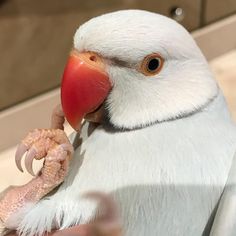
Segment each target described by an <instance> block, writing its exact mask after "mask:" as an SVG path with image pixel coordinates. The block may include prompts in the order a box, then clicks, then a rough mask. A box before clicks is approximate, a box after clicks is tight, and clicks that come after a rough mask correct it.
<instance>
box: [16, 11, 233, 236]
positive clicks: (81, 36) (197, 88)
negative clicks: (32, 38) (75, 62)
mask: <svg viewBox="0 0 236 236" xmlns="http://www.w3.org/2000/svg"><path fill="white" fill-rule="evenodd" d="M74 45H75V48H76V49H77V50H79V51H94V52H97V53H99V54H101V55H102V56H103V57H104V58H105V60H106V61H107V63H108V64H107V72H108V73H109V75H110V79H111V80H112V82H113V85H114V86H113V89H112V91H111V93H110V95H109V97H108V99H107V106H108V107H107V108H108V111H109V116H110V120H111V122H112V124H113V125H114V126H117V127H122V128H133V127H142V128H141V129H135V130H132V131H126V132H120V131H110V130H106V129H104V127H102V126H100V127H98V128H97V129H95V130H94V131H93V132H92V133H91V134H89V130H88V124H85V125H84V127H83V129H82V132H81V139H82V144H81V146H80V147H79V148H78V149H77V150H76V152H75V154H74V159H73V161H72V163H71V169H70V172H69V175H68V177H67V178H66V180H65V182H64V183H63V184H62V185H61V187H60V188H59V189H58V190H57V192H56V193H55V194H53V195H52V196H48V197H45V198H44V199H43V200H41V201H40V202H39V203H38V204H36V205H35V207H34V208H33V209H32V210H31V211H29V212H28V213H27V214H26V215H25V217H24V219H23V220H22V222H21V223H20V225H19V231H20V232H21V233H22V235H24V236H25V235H28V236H32V235H35V234H39V235H41V234H42V233H43V232H44V231H46V230H50V229H52V228H58V227H60V228H66V227H69V226H71V225H73V224H80V223H85V222H88V221H89V220H91V219H92V218H93V217H94V215H95V214H96V208H97V207H98V206H97V204H96V203H95V202H91V201H88V200H86V199H83V198H82V197H81V196H82V194H84V193H86V192H87V191H94V190H99V191H104V192H107V193H111V194H112V195H113V196H114V198H115V199H116V200H117V202H118V204H119V205H120V209H121V216H122V220H123V221H124V229H125V235H127V236H146V235H150V236H156V235H171V236H173V235H181V236H185V235H186V236H189V235H191V236H199V235H201V234H202V233H203V231H204V228H205V227H206V225H207V222H208V221H209V219H210V216H211V214H212V213H213V210H214V208H215V207H216V205H217V202H218V200H219V198H220V196H221V193H222V190H223V188H224V186H225V182H226V179H227V176H228V172H229V169H230V165H231V161H232V158H233V154H234V152H235V149H236V128H235V125H234V124H232V123H231V120H230V117H229V114H228V110H227V107H226V105H225V102H224V99H223V97H222V95H221V93H220V92H219V91H218V88H217V85H216V83H215V81H214V80H213V79H212V75H211V73H210V71H209V69H208V66H207V63H206V61H205V59H204V57H203V56H202V54H201V52H200V50H199V49H198V47H197V46H196V44H195V42H194V41H193V39H192V38H191V36H190V35H189V34H188V33H187V31H186V30H185V29H184V28H183V27H181V26H180V25H178V24H177V23H175V22H174V21H172V20H170V19H168V18H166V17H163V16H160V15H157V14H153V13H148V12H145V11H137V10H135V11H120V12H116V13H111V14H107V15H104V16H101V17H98V18H95V19H92V20H91V21H89V22H87V23H86V24H84V25H83V26H82V27H81V28H80V29H79V30H78V31H77V33H76V35H75V38H74ZM153 52H158V53H160V54H161V55H162V56H163V57H164V58H165V64H164V67H163V70H162V71H161V72H160V74H158V75H157V76H154V77H146V76H144V75H142V74H141V73H139V72H138V71H137V70H136V68H137V66H138V65H140V63H141V61H142V59H143V58H144V57H145V56H146V55H148V54H150V53H153ZM112 58H117V59H118V60H123V61H125V62H127V63H129V64H130V65H133V66H131V68H130V67H129V68H127V67H122V66H118V65H114V64H111V63H110V64H109V62H110V61H111V60H112ZM182 116H186V117H182ZM177 117H178V118H179V119H177ZM180 117H182V118H180ZM161 121H164V122H161Z"/></svg>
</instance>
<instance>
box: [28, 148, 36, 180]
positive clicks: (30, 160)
mask: <svg viewBox="0 0 236 236" xmlns="http://www.w3.org/2000/svg"><path fill="white" fill-rule="evenodd" d="M36 154H37V151H36V150H35V148H31V149H30V150H29V151H28V153H27V155H26V157H25V168H26V170H27V171H28V173H30V174H31V175H33V176H35V173H34V171H33V160H34V158H35V155H36Z"/></svg>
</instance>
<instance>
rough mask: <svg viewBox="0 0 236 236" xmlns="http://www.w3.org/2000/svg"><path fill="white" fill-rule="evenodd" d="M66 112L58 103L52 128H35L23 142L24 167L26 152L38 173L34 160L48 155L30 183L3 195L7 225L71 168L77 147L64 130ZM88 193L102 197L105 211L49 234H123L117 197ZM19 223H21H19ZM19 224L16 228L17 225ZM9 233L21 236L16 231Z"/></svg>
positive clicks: (1, 216)
mask: <svg viewBox="0 0 236 236" xmlns="http://www.w3.org/2000/svg"><path fill="white" fill-rule="evenodd" d="M64 121H65V118H64V113H63V111H62V107H61V105H58V106H57V107H56V108H55V109H54V111H53V114H52V125H51V128H52V129H35V130H34V131H32V132H30V133H29V134H28V135H27V137H26V138H25V139H24V140H23V141H22V142H21V144H20V145H19V147H18V149H17V151H16V159H15V160H16V165H17V167H18V169H19V170H20V171H23V169H22V166H21V160H22V157H23V155H24V153H26V152H27V155H26V157H25V166H26V170H27V171H28V172H29V173H31V174H32V175H34V172H33V169H32V162H33V160H34V159H37V160H39V159H42V158H44V165H43V168H42V169H41V171H40V172H39V173H38V174H37V176H36V177H35V178H33V179H32V180H31V181H30V182H29V183H27V184H25V185H23V186H16V187H11V188H8V189H7V190H6V191H4V193H2V197H0V220H1V221H2V222H3V223H4V224H5V226H6V227H7V223H8V221H9V219H10V218H11V217H12V216H13V215H15V214H16V213H17V212H18V211H19V210H20V209H22V208H24V207H25V206H26V205H27V204H29V203H36V202H38V201H39V200H40V199H41V198H43V197H44V196H45V195H46V194H48V193H49V192H50V191H52V190H53V189H54V188H55V187H57V186H58V185H59V184H60V183H62V182H63V180H64V178H65V176H66V175H67V172H68V165H69V160H70V157H71V155H72V153H73V147H72V145H71V144H70V142H69V140H68V138H67V136H66V134H65V133H64V131H63V129H64V126H63V124H64ZM85 197H89V198H93V199H95V200H100V203H101V206H102V208H104V209H105V211H104V215H103V216H101V217H99V218H97V219H96V220H95V221H94V222H92V223H90V224H86V225H80V226H74V227H70V228H68V229H64V230H59V231H54V232H52V233H46V234H45V236H46V235H47V236H62V235H63V236H64V235H67V236H121V235H122V234H121V226H120V222H119V219H118V218H119V217H118V213H117V208H116V206H115V203H114V202H113V200H112V199H111V198H110V197H109V196H107V195H105V194H102V193H89V194H87V195H86V196H85ZM16 227H17V226H16ZM16 227H15V228H16ZM8 236H17V233H16V232H12V233H10V234H8Z"/></svg>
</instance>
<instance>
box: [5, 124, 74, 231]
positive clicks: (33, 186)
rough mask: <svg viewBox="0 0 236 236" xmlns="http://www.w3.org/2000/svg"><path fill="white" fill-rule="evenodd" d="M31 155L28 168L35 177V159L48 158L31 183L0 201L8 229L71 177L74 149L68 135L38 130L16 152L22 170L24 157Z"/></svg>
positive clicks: (13, 188) (31, 133) (11, 189)
mask: <svg viewBox="0 0 236 236" xmlns="http://www.w3.org/2000/svg"><path fill="white" fill-rule="evenodd" d="M27 151H28V153H27V155H26V157H25V165H26V169H27V171H28V172H29V173H31V174H32V175H34V173H33V170H32V162H33V159H37V160H39V159H42V158H44V165H43V167H42V169H41V171H40V172H39V173H38V174H37V176H36V177H35V178H34V179H32V180H31V181H30V182H29V183H27V184H26V185H23V186H17V187H12V188H10V189H9V190H6V192H5V193H4V196H3V197H2V199H1V201H0V219H1V221H2V222H3V223H4V224H5V225H6V224H8V222H9V221H10V218H11V216H13V215H14V214H15V213H17V212H18V211H19V210H21V209H22V208H23V207H24V206H25V205H26V204H27V203H36V202H37V201H39V200H40V199H41V198H42V197H44V196H45V195H46V194H48V193H49V192H50V191H52V190H53V189H54V188H55V187H57V186H58V185H59V184H61V183H62V182H63V180H64V178H65V176H66V175H67V173H68V166H69V160H70V157H71V154H72V152H73V147H72V145H71V144H70V142H69V140H68V138H67V136H66V134H65V132H64V131H62V130H60V129H35V130H34V131H32V132H30V133H29V134H28V135H27V137H26V138H25V139H24V140H23V141H22V142H21V144H20V145H19V147H18V149H17V151H16V164H17V166H18V168H19V169H20V170H22V167H21V159H22V156H23V155H24V153H25V152H27ZM6 226H7V225H6Z"/></svg>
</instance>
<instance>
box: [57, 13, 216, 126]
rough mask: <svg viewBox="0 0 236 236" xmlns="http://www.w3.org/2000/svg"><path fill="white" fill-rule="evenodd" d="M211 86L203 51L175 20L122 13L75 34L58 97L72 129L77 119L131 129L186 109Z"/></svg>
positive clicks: (195, 106)
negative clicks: (103, 122)
mask: <svg viewBox="0 0 236 236" xmlns="http://www.w3.org/2000/svg"><path fill="white" fill-rule="evenodd" d="M217 91H218V87H217V84H216V82H215V81H214V79H213V77H212V74H211V72H210V71H209V68H208V65H207V62H206V60H205V58H204V56H203V55H202V53H201V51H200V50H199V48H198V46H197V45H196V43H195V41H194V40H193V39H192V37H191V35H190V34H189V33H188V32H187V31H186V30H185V29H184V28H183V27H182V26H181V25H180V24H178V23H176V22H175V21H174V20H171V19H169V18H167V17H165V16H162V15H159V14H155V13H151V12H147V11H142V10H124V11H118V12H114V13H108V14H105V15H102V16H99V17H96V18H93V19H91V20H89V21H88V22H86V23H85V24H83V25H82V26H81V27H80V28H79V29H78V30H77V31H76V33H75V36H74V47H73V50H72V52H71V54H70V56H69V59H68V62H67V65H66V67H65V71H64V74H63V79H62V85H61V100H62V107H63V111H64V113H65V117H66V118H67V120H68V122H69V123H70V124H71V126H72V127H73V128H74V129H76V130H79V129H80V124H81V121H82V119H87V120H90V121H94V122H102V120H106V122H109V123H110V124H111V125H112V126H113V127H115V128H118V129H135V128H141V127H146V126H148V125H150V124H153V123H156V122H163V121H168V120H174V119H177V118H180V117H183V116H188V115H190V114H193V113H195V112H197V111H199V110H201V109H202V108H203V107H205V106H206V105H207V104H208V103H209V102H210V101H211V100H212V99H213V98H214V97H215V96H216V95H217Z"/></svg>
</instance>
